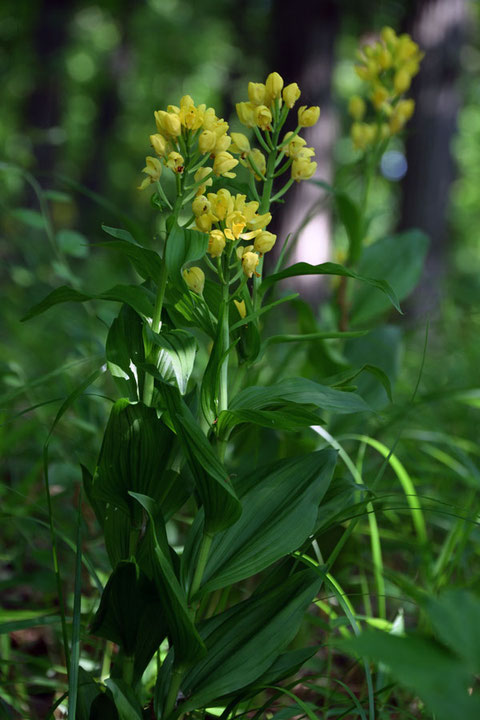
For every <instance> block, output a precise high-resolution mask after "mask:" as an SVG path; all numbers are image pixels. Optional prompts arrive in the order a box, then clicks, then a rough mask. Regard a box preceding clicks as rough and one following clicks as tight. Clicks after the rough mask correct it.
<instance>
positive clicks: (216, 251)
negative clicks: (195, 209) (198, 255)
mask: <svg viewBox="0 0 480 720" xmlns="http://www.w3.org/2000/svg"><path fill="white" fill-rule="evenodd" d="M224 247H225V235H224V234H223V232H222V231H221V230H211V231H210V235H209V239H208V252H209V253H210V256H211V257H212V258H216V257H220V255H221V254H222V252H223V248H224Z"/></svg>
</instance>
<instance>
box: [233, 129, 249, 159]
mask: <svg viewBox="0 0 480 720" xmlns="http://www.w3.org/2000/svg"><path fill="white" fill-rule="evenodd" d="M231 138H232V140H233V143H232V145H231V146H230V150H231V152H232V153H235V154H237V153H240V154H244V153H248V152H250V143H249V141H248V138H247V136H246V135H244V134H243V133H234V132H233V133H231Z"/></svg>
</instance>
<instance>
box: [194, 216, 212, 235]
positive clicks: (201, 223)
mask: <svg viewBox="0 0 480 720" xmlns="http://www.w3.org/2000/svg"><path fill="white" fill-rule="evenodd" d="M195 225H196V227H197V228H198V229H199V230H200V231H201V232H204V233H208V232H210V230H211V229H212V225H213V219H212V216H211V215H210V213H204V214H203V215H199V216H198V217H196V218H195Z"/></svg>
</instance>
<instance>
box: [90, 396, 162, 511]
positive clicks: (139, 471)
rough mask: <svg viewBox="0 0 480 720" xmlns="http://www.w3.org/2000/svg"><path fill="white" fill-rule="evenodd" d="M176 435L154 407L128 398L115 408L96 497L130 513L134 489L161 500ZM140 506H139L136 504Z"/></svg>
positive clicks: (96, 481) (100, 463)
mask: <svg viewBox="0 0 480 720" xmlns="http://www.w3.org/2000/svg"><path fill="white" fill-rule="evenodd" d="M173 440H174V435H173V433H172V431H171V430H169V428H168V427H167V426H166V425H165V424H164V423H163V422H162V421H161V420H158V418H157V413H156V411H155V410H154V409H153V408H150V407H147V406H146V405H144V404H143V403H141V402H138V403H135V404H131V403H130V402H129V401H128V400H126V399H125V398H122V399H121V400H117V402H116V403H115V405H114V406H113V408H112V410H111V413H110V418H109V420H108V423H107V427H106V430H105V434H104V438H103V443H102V448H101V451H100V457H99V461H98V466H97V470H96V473H95V476H94V483H93V492H94V494H95V497H96V498H98V499H99V500H103V501H104V502H108V503H110V504H111V505H112V506H114V507H118V508H119V509H120V510H122V511H123V512H125V513H127V514H130V511H131V510H132V500H131V498H130V496H129V495H128V492H129V491H130V490H133V491H134V492H141V493H143V494H145V495H150V496H152V497H154V498H157V497H158V496H160V495H161V493H162V474H163V472H164V471H165V470H166V469H167V465H168V460H169V457H170V453H171V451H172V446H173ZM133 505H134V506H135V507H136V503H133Z"/></svg>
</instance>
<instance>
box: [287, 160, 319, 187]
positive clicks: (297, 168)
mask: <svg viewBox="0 0 480 720" xmlns="http://www.w3.org/2000/svg"><path fill="white" fill-rule="evenodd" d="M316 169H317V163H316V162H311V160H310V157H297V158H295V160H294V161H293V163H292V178H293V180H295V181H296V182H300V180H309V179H310V178H311V177H312V175H313V174H314V173H315V170H316Z"/></svg>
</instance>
